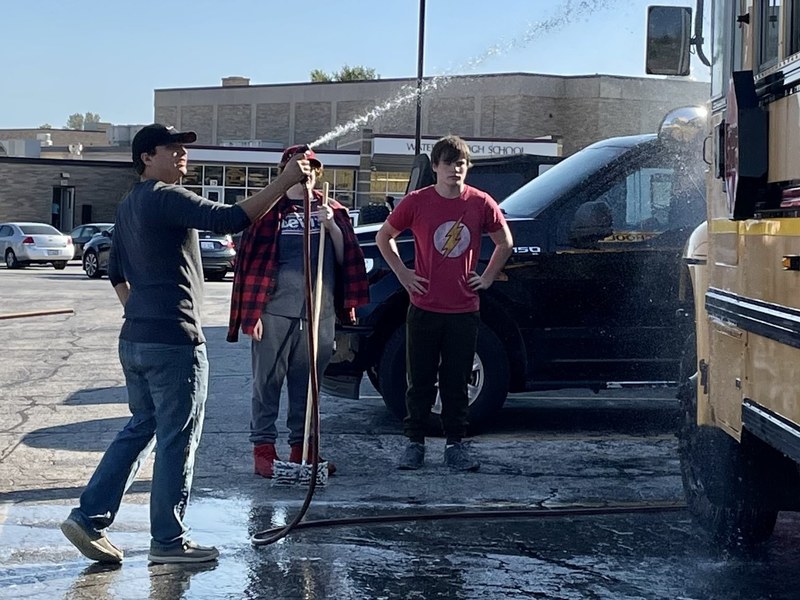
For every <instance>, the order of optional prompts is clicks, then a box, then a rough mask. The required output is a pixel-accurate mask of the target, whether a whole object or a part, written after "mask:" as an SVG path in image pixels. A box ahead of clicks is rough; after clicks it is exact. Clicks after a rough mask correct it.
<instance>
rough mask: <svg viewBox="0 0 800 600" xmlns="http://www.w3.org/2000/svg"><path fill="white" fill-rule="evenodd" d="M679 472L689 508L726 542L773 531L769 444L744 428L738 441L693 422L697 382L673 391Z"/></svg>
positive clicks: (754, 540)
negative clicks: (677, 420) (677, 404)
mask: <svg viewBox="0 0 800 600" xmlns="http://www.w3.org/2000/svg"><path fill="white" fill-rule="evenodd" d="M678 398H679V400H680V405H681V417H682V423H681V425H680V427H679V429H678V454H679V456H680V463H681V477H682V479H683V489H684V493H685V495H686V503H687V505H688V508H689V512H690V513H691V514H692V516H693V517H694V518H695V520H696V521H698V522H699V523H700V524H701V525H702V526H703V527H704V528H705V529H706V530H708V531H709V533H710V534H711V536H712V537H713V538H714V540H715V541H716V542H718V543H721V544H723V545H725V546H752V545H754V544H758V543H760V542H764V541H766V540H767V539H769V537H770V536H771V535H772V531H773V529H774V528H775V521H776V519H777V517H778V509H777V506H776V503H775V502H774V498H773V497H772V494H771V491H770V489H771V487H772V485H771V483H770V481H769V480H768V478H769V477H770V475H769V473H771V472H774V471H773V470H772V469H771V468H770V465H769V455H770V453H771V452H770V449H769V448H766V447H765V446H764V444H763V443H762V442H761V441H760V440H758V439H756V438H754V437H753V436H751V435H748V433H747V432H746V431H745V432H744V433H743V437H742V442H741V443H739V442H737V441H736V440H735V439H733V438H732V437H731V436H729V435H728V434H727V433H725V432H724V431H722V430H721V429H719V428H717V427H710V426H705V425H703V426H698V425H697V386H696V384H695V381H694V379H692V380H691V381H689V382H685V383H684V384H683V385H682V386H681V389H680V392H679V394H678Z"/></svg>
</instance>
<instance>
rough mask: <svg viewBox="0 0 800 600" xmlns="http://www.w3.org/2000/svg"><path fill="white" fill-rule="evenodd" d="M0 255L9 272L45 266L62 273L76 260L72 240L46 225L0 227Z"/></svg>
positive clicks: (12, 224) (31, 224) (6, 225)
mask: <svg viewBox="0 0 800 600" xmlns="http://www.w3.org/2000/svg"><path fill="white" fill-rule="evenodd" d="M0 251H1V252H2V253H3V258H4V259H5V263H6V267H7V268H9V269H21V268H23V267H25V266H27V265H30V264H46V263H52V265H53V266H54V267H55V268H56V269H63V268H64V267H66V266H67V261H68V260H72V258H73V257H74V256H75V246H74V245H73V243H72V238H71V237H69V236H68V235H64V234H63V233H61V232H60V231H59V230H58V229H56V228H55V227H53V226H52V225H47V224H46V223H0Z"/></svg>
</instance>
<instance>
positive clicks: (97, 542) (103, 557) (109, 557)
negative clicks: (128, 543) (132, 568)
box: [61, 515, 123, 563]
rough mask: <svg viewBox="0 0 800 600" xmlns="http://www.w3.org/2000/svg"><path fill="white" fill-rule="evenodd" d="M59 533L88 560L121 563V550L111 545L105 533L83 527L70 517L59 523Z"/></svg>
mask: <svg viewBox="0 0 800 600" xmlns="http://www.w3.org/2000/svg"><path fill="white" fill-rule="evenodd" d="M61 533H63V534H64V536H65V537H66V538H67V539H68V540H69V541H70V542H71V543H72V545H73V546H75V547H76V548H77V549H78V550H80V552H81V554H83V555H84V556H85V557H86V558H88V559H89V560H96V561H97V562H101V563H121V562H122V556H123V553H122V550H120V549H119V548H117V547H116V546H115V545H114V544H112V543H111V542H110V541H109V539H108V538H107V537H106V534H105V533H103V532H100V531H95V530H93V529H90V528H89V527H84V526H83V525H82V524H81V523H80V522H79V521H78V519H77V518H75V517H73V516H72V515H70V516H69V517H67V519H66V521H64V522H63V523H61Z"/></svg>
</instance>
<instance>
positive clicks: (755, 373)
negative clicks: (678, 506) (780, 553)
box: [646, 0, 800, 545]
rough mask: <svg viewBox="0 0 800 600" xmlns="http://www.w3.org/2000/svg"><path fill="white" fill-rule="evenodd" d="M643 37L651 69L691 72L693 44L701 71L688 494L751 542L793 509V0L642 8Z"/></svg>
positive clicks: (710, 521)
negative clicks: (702, 206) (702, 169)
mask: <svg viewBox="0 0 800 600" xmlns="http://www.w3.org/2000/svg"><path fill="white" fill-rule="evenodd" d="M709 10H710V23H711V28H710V31H705V32H704V31H703V27H702V23H703V21H704V17H708V16H709V14H708V13H707V11H709ZM692 17H693V18H692ZM704 34H705V35H706V36H708V39H709V41H710V53H709V55H707V54H706V53H704V51H703V48H704V46H703V41H704ZM647 42H648V44H647V59H646V63H647V71H648V72H650V73H654V74H662V75H688V74H689V52H690V51H692V52H694V53H695V54H697V56H698V57H699V58H700V59H701V60H703V61H704V62H706V64H708V66H709V67H710V71H711V95H710V98H709V102H708V113H709V119H708V123H709V130H708V132H707V134H708V136H707V138H706V141H705V145H704V147H703V156H702V157H698V160H700V159H701V158H702V160H704V161H705V162H706V164H707V166H708V168H707V178H706V199H707V221H706V222H705V223H704V224H703V225H701V226H700V227H698V229H697V230H695V232H694V233H693V235H692V237H691V238H690V241H689V244H688V247H687V249H686V252H685V256H686V260H687V264H688V268H689V271H690V273H691V281H692V285H693V293H694V298H695V317H696V340H694V341H693V343H691V344H690V345H688V346H687V348H688V350H687V352H686V369H685V373H686V374H687V376H688V375H689V374H692V373H693V375H691V377H687V381H686V382H685V385H684V386H683V387H682V392H681V394H680V399H681V405H682V408H683V414H684V420H683V423H682V425H681V427H680V429H679V434H678V438H679V452H680V459H681V470H682V476H683V483H684V489H685V493H686V499H687V503H688V506H689V509H690V510H691V512H692V513H693V515H694V516H695V517H696V518H697V519H698V520H699V521H701V522H702V523H703V525H705V526H706V527H707V528H708V529H709V530H710V532H711V533H712V534H713V536H714V537H715V538H716V539H717V540H719V541H722V542H725V543H735V544H748V545H749V544H757V543H761V542H764V541H766V540H767V539H768V538H769V537H770V535H771V534H772V532H773V529H774V528H775V523H776V518H777V515H778V513H779V512H780V511H788V510H798V509H800V477H799V476H798V462H800V85H798V84H800V0H791V1H786V0H784V1H783V2H781V1H780V0H713V1H711V2H703V0H698V1H697V4H696V6H695V10H694V15H692V10H691V9H690V8H682V7H672V6H671V7H664V6H651V7H649V8H648V39H647ZM695 350H696V352H695Z"/></svg>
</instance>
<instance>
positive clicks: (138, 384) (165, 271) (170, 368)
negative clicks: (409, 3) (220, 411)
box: [61, 124, 310, 563]
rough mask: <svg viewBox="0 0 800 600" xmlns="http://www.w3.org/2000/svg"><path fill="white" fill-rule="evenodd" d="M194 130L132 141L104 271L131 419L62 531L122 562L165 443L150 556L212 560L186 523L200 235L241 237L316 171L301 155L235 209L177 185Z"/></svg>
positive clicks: (87, 551) (198, 398)
mask: <svg viewBox="0 0 800 600" xmlns="http://www.w3.org/2000/svg"><path fill="white" fill-rule="evenodd" d="M196 139H197V135H196V134H195V133H194V132H191V131H187V132H178V131H175V130H174V129H173V128H171V127H165V126H164V125H159V124H153V125H148V126H146V127H144V128H143V129H141V130H140V131H139V132H138V133H137V134H136V136H135V137H134V138H133V143H132V155H133V164H134V168H135V169H136V172H137V173H139V174H140V175H141V181H139V183H137V184H136V185H135V186H134V187H133V189H132V190H131V191H130V192H129V193H128V194H127V196H125V198H124V199H123V200H122V202H121V204H120V205H119V207H118V209H117V218H116V222H115V226H114V243H113V244H112V247H111V255H110V258H109V267H108V275H109V279H110V280H111V284H112V285H113V286H114V290H115V292H116V293H117V296H118V297H119V300H120V302H121V303H122V305H123V307H124V309H125V315H124V317H125V321H124V323H123V325H122V330H121V332H120V340H119V356H120V362H121V364H122V370H123V372H124V374H125V381H126V384H127V389H128V406H129V408H130V411H131V415H132V416H131V419H130V420H129V421H128V424H127V425H126V426H125V428H124V429H123V430H122V431H121V432H120V433H119V434H117V436H116V438H114V441H113V442H111V445H110V446H109V448H108V450H107V451H106V453H105V455H104V456H103V458H102V460H101V461H100V464H99V465H98V466H97V469H96V470H95V473H94V475H93V476H92V478H91V480H90V481H89V484H88V485H87V486H86V489H85V490H84V492H83V494H81V498H80V505H79V507H78V508H75V509H73V510H72V512H71V513H70V515H69V517H68V518H67V519H66V520H65V521H64V522H63V523H62V525H61V530H62V531H63V533H64V535H66V537H67V538H68V539H69V541H70V542H72V543H73V544H74V545H75V546H76V547H77V548H78V550H80V551H81V553H83V554H84V555H85V556H86V557H87V558H90V559H92V560H96V561H99V562H108V563H118V562H121V561H122V556H123V554H122V551H121V550H120V549H118V548H117V547H116V546H114V545H113V544H112V543H111V542H110V541H109V540H108V538H107V537H106V535H105V529H106V528H107V527H108V526H109V525H111V523H113V522H114V518H115V517H116V514H117V511H118V510H119V507H120V503H121V502H122V496H123V494H124V493H125V490H126V489H127V487H128V485H130V483H131V482H132V481H133V478H134V477H135V475H136V473H137V471H138V470H139V467H140V466H141V465H142V463H143V462H144V460H145V459H146V458H147V456H148V454H149V453H150V451H151V450H152V448H153V445H154V443H155V441H156V440H158V451H157V453H156V458H155V464H154V467H153V479H152V485H151V492H150V532H151V536H152V539H151V542H150V553H149V555H148V559H149V560H150V561H151V562H154V563H186V562H207V561H213V560H216V558H217V557H218V556H219V552H218V551H217V549H216V548H214V547H205V546H200V545H198V544H196V543H195V542H193V541H192V540H191V539H190V538H189V536H188V530H187V528H186V526H185V525H184V523H183V516H184V514H185V511H186V505H187V503H188V501H189V493H190V489H191V484H192V474H193V470H194V458H195V450H196V448H197V444H198V442H199V441H200V433H201V431H202V428H203V417H204V411H205V401H206V395H207V388H208V360H207V358H206V346H205V338H204V337H203V330H202V324H201V305H202V300H203V267H202V264H201V261H200V244H199V241H198V235H197V230H198V229H201V230H208V231H215V232H218V233H234V232H237V231H242V230H243V229H245V228H246V227H247V226H248V225H250V223H251V222H254V221H255V220H257V219H258V217H259V216H261V215H263V214H264V213H265V212H267V211H268V210H269V209H270V208H271V207H272V206H273V205H274V204H275V202H276V201H277V200H278V199H279V198H281V196H283V194H284V193H285V192H286V190H287V189H289V188H290V187H292V186H293V185H295V184H296V183H298V182H300V181H302V180H303V179H304V178H305V177H306V176H307V175H308V173H309V171H310V165H309V162H308V160H307V158H306V156H305V155H304V154H303V153H299V154H298V155H297V156H296V157H295V158H294V159H293V160H292V161H290V162H289V163H288V164H287V165H286V168H285V169H283V171H282V173H281V175H280V176H279V177H278V178H277V179H276V180H275V181H273V182H272V183H271V184H270V185H268V186H267V187H265V188H264V189H262V190H260V191H259V192H257V193H256V194H254V195H252V196H250V197H249V198H246V199H245V200H242V201H241V202H239V203H238V204H234V205H231V206H229V205H224V204H220V203H216V202H211V201H209V200H206V199H204V198H201V197H200V196H198V195H196V194H194V193H192V192H190V191H188V190H186V189H185V188H183V187H181V186H180V185H177V184H178V182H179V181H180V178H181V177H182V176H184V175H186V166H187V152H186V148H185V144H191V143H192V142H194V141H196Z"/></svg>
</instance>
